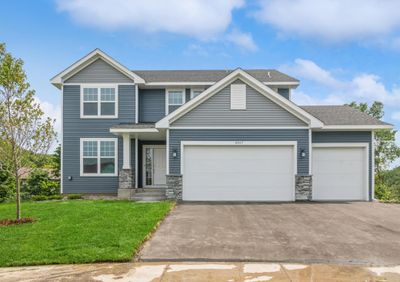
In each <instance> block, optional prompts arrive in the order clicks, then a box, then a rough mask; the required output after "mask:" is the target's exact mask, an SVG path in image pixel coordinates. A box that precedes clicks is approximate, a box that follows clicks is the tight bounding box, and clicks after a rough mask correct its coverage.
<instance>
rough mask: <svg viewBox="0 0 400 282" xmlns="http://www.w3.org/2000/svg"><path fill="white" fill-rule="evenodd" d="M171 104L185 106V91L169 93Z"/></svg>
mask: <svg viewBox="0 0 400 282" xmlns="http://www.w3.org/2000/svg"><path fill="white" fill-rule="evenodd" d="M168 93H169V94H168V95H169V96H168V97H169V104H170V105H182V104H183V91H169V92H168Z"/></svg>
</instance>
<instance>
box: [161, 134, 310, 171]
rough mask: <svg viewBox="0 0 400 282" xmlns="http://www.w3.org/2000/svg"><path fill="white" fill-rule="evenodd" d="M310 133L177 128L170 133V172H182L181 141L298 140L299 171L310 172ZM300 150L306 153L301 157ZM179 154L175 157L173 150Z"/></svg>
mask: <svg viewBox="0 0 400 282" xmlns="http://www.w3.org/2000/svg"><path fill="white" fill-rule="evenodd" d="M308 139H309V135H308V130H307V129H268V130H235V129H227V130H225V129H224V130H216V129H212V130H210V129H204V130H203V129H202V130H197V129H196V130H193V129H176V130H170V133H169V153H170V155H169V170H170V174H180V173H181V169H180V167H181V163H180V154H181V152H180V150H181V141H297V173H298V174H308V166H309V158H308V156H309V140H308ZM300 150H304V151H305V153H306V157H305V158H300V157H299V155H300ZM173 151H176V152H177V153H178V156H177V157H176V158H174V157H173V156H172V152H173Z"/></svg>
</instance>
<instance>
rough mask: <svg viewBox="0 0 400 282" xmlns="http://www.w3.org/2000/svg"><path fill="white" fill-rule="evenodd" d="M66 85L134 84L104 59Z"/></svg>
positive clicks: (98, 60)
mask: <svg viewBox="0 0 400 282" xmlns="http://www.w3.org/2000/svg"><path fill="white" fill-rule="evenodd" d="M65 82H66V83H133V81H132V79H130V78H129V77H127V76H125V75H124V74H122V73H121V72H120V71H118V70H116V69H115V68H113V67H112V66H110V65H109V64H108V63H106V62H105V61H103V60H102V59H97V60H96V61H94V62H93V63H91V64H90V65H88V66H87V67H86V68H84V69H83V70H81V71H80V72H78V73H76V74H75V75H73V76H72V77H70V78H69V79H67V80H66V81H65Z"/></svg>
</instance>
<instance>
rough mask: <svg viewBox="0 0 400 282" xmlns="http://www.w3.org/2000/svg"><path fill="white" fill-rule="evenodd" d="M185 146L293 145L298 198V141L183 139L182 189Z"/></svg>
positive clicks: (294, 177) (181, 160) (294, 196)
mask: <svg viewBox="0 0 400 282" xmlns="http://www.w3.org/2000/svg"><path fill="white" fill-rule="evenodd" d="M185 146H293V185H292V187H293V198H292V201H295V200H296V174H297V141H242V140H238V141H181V146H180V150H181V151H180V155H181V156H180V163H181V166H180V170H181V175H182V176H183V177H182V189H184V188H185V177H184V175H185V171H184V167H185V166H184V159H185V158H184V154H185V153H184V152H185V150H184V149H185Z"/></svg>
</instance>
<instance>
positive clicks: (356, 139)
mask: <svg viewBox="0 0 400 282" xmlns="http://www.w3.org/2000/svg"><path fill="white" fill-rule="evenodd" d="M371 137H372V136H371V132H370V131H353V132H351V131H329V132H313V134H312V143H368V144H369V164H368V165H369V183H368V185H369V189H368V190H369V197H370V199H371V197H372V181H373V179H372V144H371Z"/></svg>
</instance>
